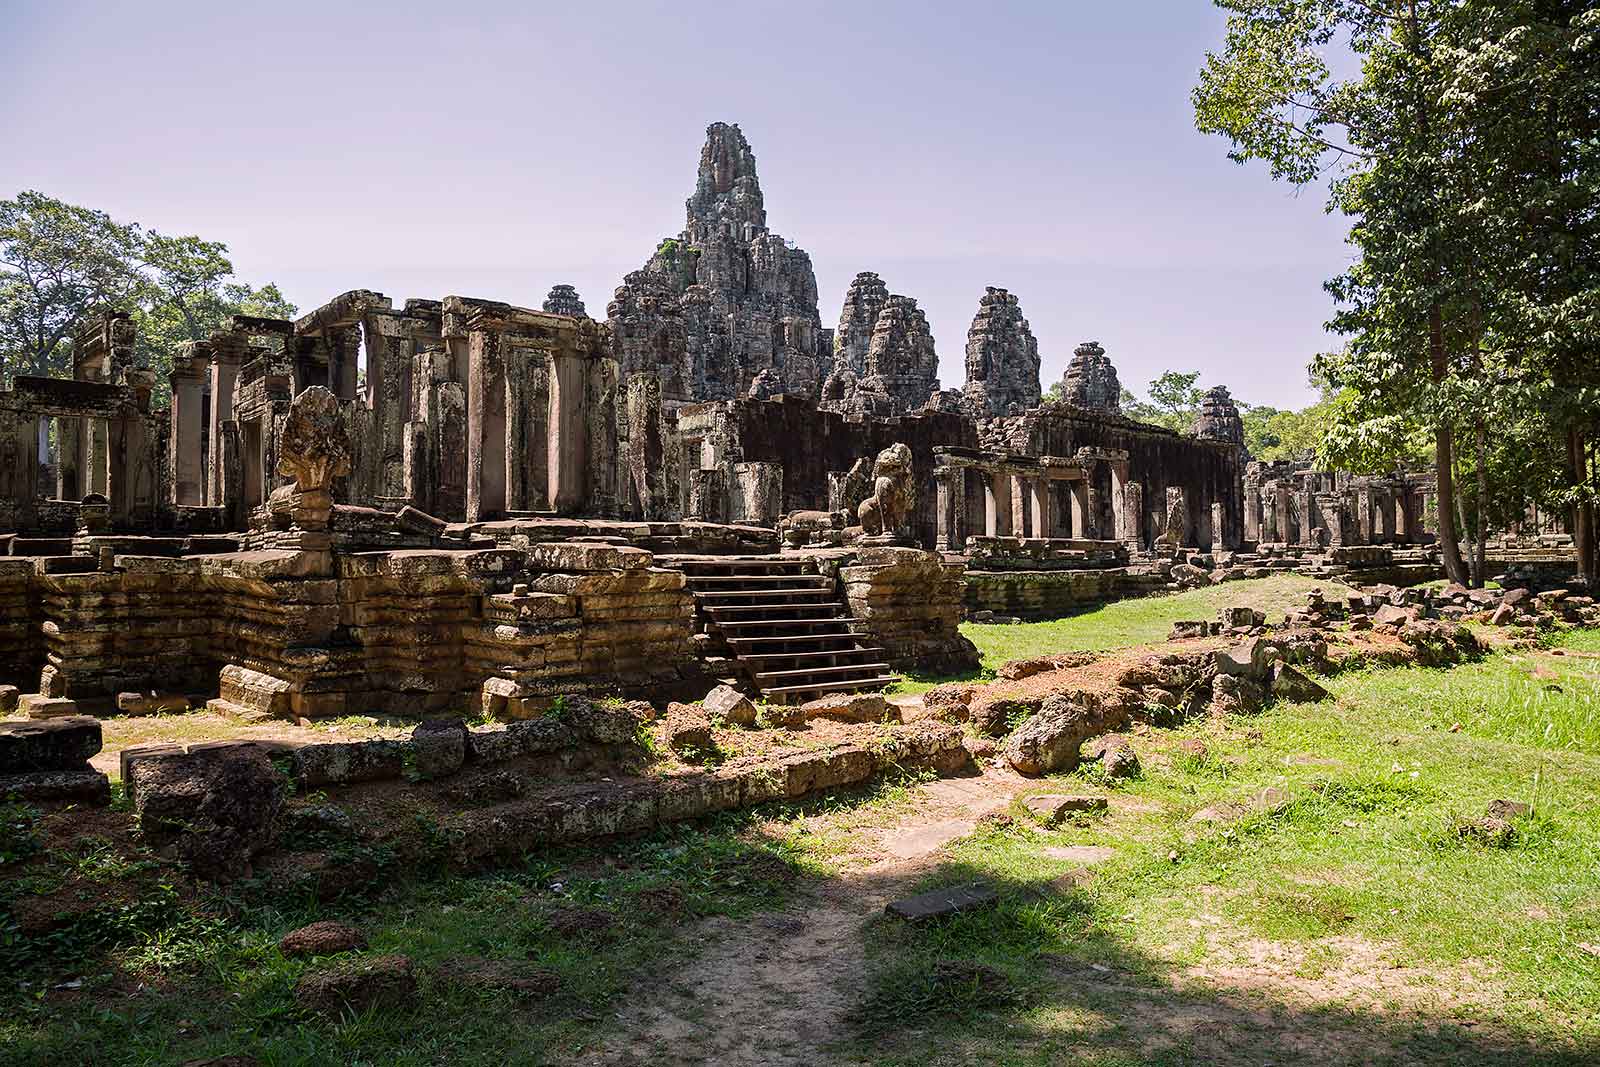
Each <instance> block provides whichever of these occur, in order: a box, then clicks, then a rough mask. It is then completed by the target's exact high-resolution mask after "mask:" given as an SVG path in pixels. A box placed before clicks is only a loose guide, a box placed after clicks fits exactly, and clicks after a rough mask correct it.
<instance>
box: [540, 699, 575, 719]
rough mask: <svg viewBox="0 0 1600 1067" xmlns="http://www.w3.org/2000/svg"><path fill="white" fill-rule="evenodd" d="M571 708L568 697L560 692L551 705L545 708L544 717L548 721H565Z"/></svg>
mask: <svg viewBox="0 0 1600 1067" xmlns="http://www.w3.org/2000/svg"><path fill="white" fill-rule="evenodd" d="M569 711H571V708H569V707H568V706H567V698H566V695H565V694H563V693H558V694H557V695H556V697H555V699H554V700H552V701H550V706H549V707H548V708H546V709H544V716H543V718H544V719H545V720H546V721H548V722H565V721H566V719H567V714H568V712H569Z"/></svg>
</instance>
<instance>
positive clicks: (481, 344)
mask: <svg viewBox="0 0 1600 1067" xmlns="http://www.w3.org/2000/svg"><path fill="white" fill-rule="evenodd" d="M506 399H507V395H506V375H505V363H504V360H503V357H502V353H501V350H500V335H499V334H497V333H492V332H490V331H487V330H474V331H472V333H471V334H470V335H469V339H468V348H467V521H468V522H479V521H481V520H483V519H488V518H493V517H495V516H498V515H500V514H502V513H504V511H505V510H506V500H507V497H506V492H507V489H508V486H507V484H506V482H507V479H506V473H507V471H508V469H509V465H508V462H507V459H508V453H509V451H510V450H509V449H508V448H507V447H506V429H507V427H506ZM552 403H553V401H552ZM552 432H553V431H552ZM552 443H553V442H552Z"/></svg>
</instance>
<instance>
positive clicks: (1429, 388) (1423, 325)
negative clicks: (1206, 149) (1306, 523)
mask: <svg viewBox="0 0 1600 1067" xmlns="http://www.w3.org/2000/svg"><path fill="white" fill-rule="evenodd" d="M1217 4H1218V6H1219V7H1221V8H1223V9H1224V10H1226V11H1227V12H1228V13H1229V17H1228V29H1227V37H1226V40H1225V42H1224V47H1223V48H1222V49H1221V50H1220V51H1219V52H1214V53H1210V54H1208V55H1207V57H1206V63H1205V67H1204V69H1203V70H1202V72H1201V76H1200V80H1199V83H1198V84H1197V86H1196V87H1195V90H1194V106H1195V122H1196V126H1197V128H1199V129H1200V130H1201V131H1202V132H1206V133H1216V134H1220V135H1222V136H1224V137H1226V138H1227V139H1228V140H1229V142H1230V144H1231V150H1230V152H1229V155H1230V156H1231V157H1232V158H1233V159H1235V160H1237V161H1239V162H1241V163H1242V162H1246V161H1250V160H1259V161H1264V162H1265V163H1267V165H1268V167H1269V169H1270V171H1271V173H1272V176H1273V177H1274V178H1278V179H1283V180H1287V181H1290V182H1293V183H1295V184H1302V185H1303V184H1309V183H1312V182H1316V181H1321V180H1322V179H1323V178H1325V177H1327V178H1330V179H1331V180H1330V185H1329V191H1330V201H1329V209H1330V210H1332V211H1338V212H1340V213H1341V214H1343V215H1344V216H1346V217H1347V218H1348V219H1349V220H1350V238H1349V239H1350V243H1351V245H1352V246H1354V248H1355V249H1356V251H1357V253H1358V256H1357V257H1356V259H1355V260H1354V262H1353V263H1352V264H1351V266H1350V268H1349V269H1348V270H1346V271H1345V272H1344V273H1342V274H1340V275H1339V276H1338V277H1336V278H1334V279H1331V280H1330V281H1329V282H1328V285H1327V288H1328V290H1329V292H1330V293H1331V294H1332V296H1333V297H1334V299H1335V302H1336V312H1335V314H1334V317H1333V320H1332V322H1331V323H1330V325H1331V327H1332V328H1333V329H1334V330H1335V331H1337V332H1339V333H1341V334H1343V335H1345V336H1346V337H1347V339H1348V340H1347V343H1346V345H1345V347H1344V349H1343V350H1342V351H1340V352H1337V353H1333V354H1330V355H1325V356H1322V357H1319V358H1318V360H1317V364H1316V370H1317V372H1318V374H1319V376H1321V377H1322V378H1323V379H1325V380H1326V382H1327V383H1328V385H1329V386H1331V387H1332V392H1333V395H1334V397H1335V398H1336V402H1335V403H1334V404H1333V406H1332V407H1331V409H1330V410H1329V411H1328V412H1327V415H1328V417H1327V420H1326V425H1325V428H1324V432H1323V433H1322V441H1321V444H1320V446H1319V452H1320V454H1321V458H1322V461H1323V463H1324V464H1336V465H1339V466H1344V467H1348V468H1351V469H1355V470H1358V471H1374V470H1378V469H1381V468H1383V467H1385V466H1390V465H1392V464H1394V463H1395V462H1398V461H1406V460H1409V459H1413V458H1415V457H1416V456H1417V454H1418V453H1419V452H1423V451H1428V452H1431V453H1432V456H1433V461H1434V464H1435V471H1436V474H1437V478H1438V494H1439V502H1440V507H1441V513H1440V514H1439V516H1438V519H1439V523H1440V533H1441V535H1442V536H1443V537H1444V538H1445V539H1446V546H1445V560H1446V566H1447V569H1449V570H1450V571H1451V573H1452V576H1457V574H1458V572H1459V571H1460V567H1459V564H1458V562H1457V560H1456V559H1455V546H1454V543H1453V535H1454V534H1455V528H1456V521H1457V507H1458V506H1459V511H1460V516H1461V518H1462V519H1464V520H1465V523H1466V528H1467V531H1469V532H1475V533H1476V534H1477V535H1478V536H1479V537H1480V538H1481V536H1482V535H1483V532H1484V530H1485V529H1486V526H1487V520H1492V519H1493V518H1495V517H1497V516H1498V517H1500V518H1501V519H1503V518H1504V517H1506V516H1514V515H1516V514H1518V513H1520V511H1521V510H1522V508H1523V507H1524V506H1525V505H1526V503H1527V502H1528V501H1530V500H1531V501H1533V502H1536V503H1539V504H1541V505H1542V506H1544V507H1546V508H1547V509H1549V508H1553V507H1569V506H1578V507H1582V508H1586V509H1589V508H1592V506H1593V503H1594V502H1595V501H1597V500H1600V471H1597V470H1596V464H1595V462H1594V458H1593V456H1592V448H1591V447H1590V446H1589V444H1587V441H1589V440H1592V438H1593V436H1594V435H1595V434H1596V432H1597V431H1600V383H1597V382H1596V380H1595V378H1594V374H1593V367H1594V361H1595V358H1596V356H1595V353H1596V352H1597V351H1600V213H1597V212H1595V211H1594V204H1595V202H1596V199H1597V196H1600V10H1597V9H1595V7H1594V5H1593V4H1590V3H1583V2H1579V0H1567V2H1562V0H1556V2H1552V3H1544V2H1534V0H1511V2H1502V0H1455V2H1451V3H1416V4H1398V5H1387V4H1370V3H1366V2H1364V0H1217ZM1336 56H1337V57H1339V58H1338V61H1337V62H1335V61H1334V59H1333V58H1332V57H1336ZM1351 59H1353V60H1354V61H1355V62H1354V63H1351V62H1349V60H1351ZM1335 68H1338V69H1339V71H1340V73H1338V74H1336V73H1335ZM1327 396H1328V393H1326V392H1325V393H1324V399H1326V398H1327ZM1257 421H1258V425H1257V426H1256V427H1254V429H1253V434H1254V436H1256V437H1257V439H1258V440H1260V441H1261V443H1262V444H1263V446H1265V447H1274V446H1275V444H1276V445H1281V444H1282V442H1283V440H1284V435H1283V434H1282V433H1281V432H1277V431H1275V430H1274V429H1273V428H1272V427H1271V425H1270V422H1271V417H1270V416H1268V417H1266V418H1262V419H1259V420H1257ZM1271 437H1276V438H1277V439H1278V441H1277V442H1276V443H1274V442H1272V441H1270V440H1268V439H1269V438H1271ZM1541 469H1542V470H1545V471H1559V472H1560V474H1559V475H1558V476H1556V477H1549V476H1546V477H1542V478H1540V477H1533V478H1531V479H1530V478H1528V477H1527V475H1528V474H1530V473H1533V472H1537V471H1539V470H1541ZM1480 471H1481V476H1480ZM1458 476H1465V478H1464V480H1463V481H1462V483H1461V484H1462V486H1463V488H1464V490H1465V493H1464V497H1465V498H1464V499H1463V500H1461V501H1460V502H1459V505H1458V504H1457V502H1456V500H1455V496H1456V493H1455V484H1454V482H1455V479H1456V478H1457V477H1458ZM1491 485H1493V486H1496V487H1499V488H1496V489H1494V490H1493V491H1491V489H1490V486H1491ZM1505 487H1509V488H1505ZM1480 497H1481V498H1482V499H1479V498H1480ZM1581 529H1582V526H1581V524H1580V530H1581ZM1593 540H1594V539H1593V537H1592V535H1587V534H1583V533H1581V532H1580V536H1579V545H1578V547H1579V555H1580V570H1585V571H1587V570H1592V569H1593V567H1594V561H1593V555H1594V544H1593ZM1479 577H1480V578H1481V575H1479Z"/></svg>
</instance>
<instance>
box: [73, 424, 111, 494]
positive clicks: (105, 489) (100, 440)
mask: <svg viewBox="0 0 1600 1067" xmlns="http://www.w3.org/2000/svg"><path fill="white" fill-rule="evenodd" d="M79 425H81V426H82V427H83V428H84V439H83V470H84V478H83V494H84V496H88V495H89V494H90V493H99V494H100V495H101V496H104V497H108V498H109V497H110V494H111V434H110V431H109V427H107V425H106V420H105V419H80V420H79Z"/></svg>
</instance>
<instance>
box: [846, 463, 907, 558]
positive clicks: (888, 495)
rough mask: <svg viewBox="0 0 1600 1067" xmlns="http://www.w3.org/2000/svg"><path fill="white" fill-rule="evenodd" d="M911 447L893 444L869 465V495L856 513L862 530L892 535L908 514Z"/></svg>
mask: <svg viewBox="0 0 1600 1067" xmlns="http://www.w3.org/2000/svg"><path fill="white" fill-rule="evenodd" d="M912 491H913V489H912V482H911V449H909V448H907V447H906V446H905V445H903V444H893V445H890V446H889V447H888V448H886V449H884V450H883V451H882V452H879V453H878V458H877V461H876V462H875V463H873V465H872V495H871V496H869V497H867V499H865V500H863V501H862V502H861V507H860V508H859V509H858V510H857V512H856V514H857V515H858V516H859V517H860V519H861V529H862V532H863V533H865V534H867V535H868V536H870V537H893V536H894V535H895V534H896V533H897V532H898V531H899V530H900V528H901V527H902V526H904V525H905V524H906V519H907V518H908V517H909V516H910V515H911V502H912Z"/></svg>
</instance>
